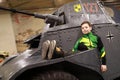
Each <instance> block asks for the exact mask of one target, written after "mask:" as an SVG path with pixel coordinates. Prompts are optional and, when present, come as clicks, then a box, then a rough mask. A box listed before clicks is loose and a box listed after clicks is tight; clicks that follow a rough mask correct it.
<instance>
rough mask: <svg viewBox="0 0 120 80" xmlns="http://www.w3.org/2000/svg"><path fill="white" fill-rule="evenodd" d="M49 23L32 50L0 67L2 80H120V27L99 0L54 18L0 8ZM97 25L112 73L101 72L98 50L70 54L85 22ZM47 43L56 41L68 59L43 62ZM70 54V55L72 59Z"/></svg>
mask: <svg viewBox="0 0 120 80" xmlns="http://www.w3.org/2000/svg"><path fill="white" fill-rule="evenodd" d="M0 9H1V10H7V11H12V12H18V13H21V14H26V15H31V16H35V17H37V18H42V19H45V23H46V24H47V26H45V27H47V28H46V30H44V31H43V32H42V33H41V34H39V35H36V36H33V37H31V38H29V39H27V40H26V41H25V43H27V44H29V45H30V48H29V49H28V50H26V51H24V52H23V53H21V54H17V55H13V56H10V57H8V58H7V59H6V60H5V61H4V62H3V63H2V64H1V66H0V80H120V63H119V59H120V54H119V52H120V25H119V24H118V23H115V22H114V20H112V18H111V17H110V16H109V15H108V14H107V12H106V11H105V9H104V7H103V6H102V4H101V3H100V1H98V0H77V1H74V2H72V3H68V4H65V5H63V6H61V7H60V8H58V9H57V10H56V11H55V12H54V13H53V14H33V13H26V12H22V11H17V10H14V9H7V8H2V7H0ZM85 20H87V21H90V22H91V23H92V24H93V32H94V33H96V34H97V35H99V36H100V37H101V39H102V41H103V44H104V47H105V50H106V54H107V55H106V57H107V66H108V70H107V72H105V73H102V72H101V71H100V59H99V55H98V53H99V52H98V51H97V49H93V50H86V51H83V52H77V53H75V54H70V53H71V49H72V48H73V46H74V44H75V42H76V40H77V39H78V38H79V37H80V36H81V35H82V33H81V31H80V28H79V27H80V24H81V23H82V22H83V21H85ZM46 40H56V41H57V46H60V47H61V48H62V49H63V50H64V51H65V52H66V55H65V56H64V57H60V58H55V59H50V60H47V59H45V60H44V59H42V58H41V46H42V44H43V42H44V41H46ZM68 54H69V55H68Z"/></svg>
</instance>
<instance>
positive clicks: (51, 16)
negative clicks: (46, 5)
mask: <svg viewBox="0 0 120 80" xmlns="http://www.w3.org/2000/svg"><path fill="white" fill-rule="evenodd" d="M0 10H5V11H10V12H13V13H21V14H26V15H30V16H34V17H36V18H41V19H46V18H47V19H52V20H55V21H61V19H60V18H59V17H58V16H56V15H51V14H37V13H28V12H23V11H18V10H15V9H8V8H3V7H0Z"/></svg>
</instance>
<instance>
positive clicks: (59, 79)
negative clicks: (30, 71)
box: [29, 71, 79, 80]
mask: <svg viewBox="0 0 120 80" xmlns="http://www.w3.org/2000/svg"><path fill="white" fill-rule="evenodd" d="M29 80H79V79H77V78H76V77H75V76H74V75H72V74H69V73H67V72H63V71H48V72H43V73H40V74H35V75H33V76H32V77H30V78H29Z"/></svg>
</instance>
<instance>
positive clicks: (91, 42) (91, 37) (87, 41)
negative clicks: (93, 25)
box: [72, 32, 106, 64]
mask: <svg viewBox="0 0 120 80" xmlns="http://www.w3.org/2000/svg"><path fill="white" fill-rule="evenodd" d="M82 43H83V45H84V46H86V47H87V49H93V48H98V50H99V52H100V56H101V58H102V59H104V60H103V64H106V58H105V55H106V53H105V49H104V46H103V43H102V41H101V39H100V37H99V36H97V35H95V34H93V33H92V32H90V33H88V34H84V35H83V36H82V37H81V38H79V39H78V40H77V42H76V43H75V45H74V47H73V49H72V51H73V52H76V51H78V50H79V48H82V46H80V47H79V45H81V44H82Z"/></svg>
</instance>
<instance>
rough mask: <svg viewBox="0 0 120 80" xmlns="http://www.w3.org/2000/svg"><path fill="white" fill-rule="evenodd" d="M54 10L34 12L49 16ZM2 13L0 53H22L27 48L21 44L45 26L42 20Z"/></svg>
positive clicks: (0, 17) (0, 20)
mask: <svg viewBox="0 0 120 80" xmlns="http://www.w3.org/2000/svg"><path fill="white" fill-rule="evenodd" d="M54 10H55V9H50V10H48V9H46V10H45V9H44V10H37V11H36V12H37V13H38V14H49V13H52V12H53V11H54ZM3 12H4V11H3ZM3 12H2V13H1V12H0V24H1V25H0V51H6V52H9V53H10V54H16V53H22V52H23V51H25V50H26V49H28V47H29V46H28V45H27V44H23V42H24V40H26V39H28V38H30V37H31V36H34V35H36V34H39V33H41V32H42V30H43V28H44V26H45V23H44V20H42V19H39V18H35V17H33V16H29V15H24V14H19V13H6V12H4V13H3ZM28 12H31V11H28ZM33 12H34V11H33Z"/></svg>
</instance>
